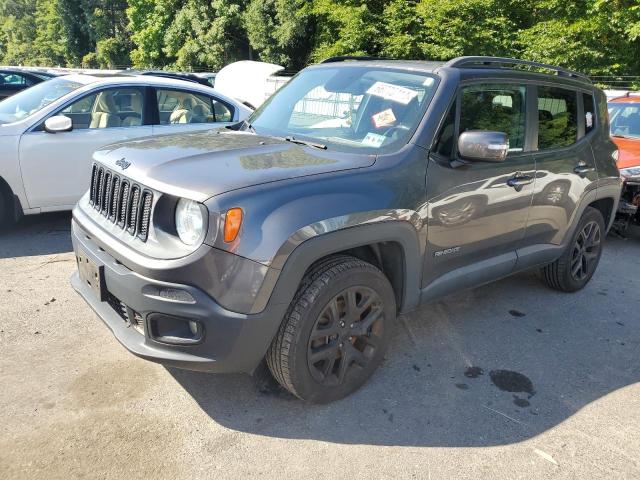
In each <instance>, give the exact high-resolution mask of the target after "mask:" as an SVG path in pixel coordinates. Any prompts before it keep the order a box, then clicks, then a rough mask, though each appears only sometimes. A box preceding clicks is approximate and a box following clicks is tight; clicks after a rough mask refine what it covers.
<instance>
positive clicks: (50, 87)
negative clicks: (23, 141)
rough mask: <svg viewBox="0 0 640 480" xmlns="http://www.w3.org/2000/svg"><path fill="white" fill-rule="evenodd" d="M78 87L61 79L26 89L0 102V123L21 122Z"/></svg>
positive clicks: (80, 85) (76, 84)
mask: <svg viewBox="0 0 640 480" xmlns="http://www.w3.org/2000/svg"><path fill="white" fill-rule="evenodd" d="M80 87H82V84H81V83H78V82H72V81H70V80H66V79H65V78H64V77H61V78H53V79H51V80H47V81H45V82H42V83H39V84H37V85H35V86H33V87H31V88H27V89H26V90H23V91H22V92H20V93H17V94H15V95H13V96H12V97H9V98H7V99H6V100H3V101H2V102H0V123H13V122H17V121H19V120H23V119H25V118H27V117H29V116H31V115H33V114H34V113H36V112H38V111H39V110H41V109H43V108H44V107H46V106H47V105H49V104H50V103H51V102H54V101H56V100H57V99H59V98H60V97H62V96H64V95H66V94H67V93H69V92H72V91H74V90H76V89H77V88H80Z"/></svg>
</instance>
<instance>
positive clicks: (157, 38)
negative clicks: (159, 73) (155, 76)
mask: <svg viewBox="0 0 640 480" xmlns="http://www.w3.org/2000/svg"><path fill="white" fill-rule="evenodd" d="M181 4H182V2H181V1H179V0H129V7H128V8H127V17H128V18H129V31H130V32H132V34H131V40H132V41H133V44H134V45H135V48H134V49H133V50H132V52H131V61H132V62H133V65H134V66H135V67H138V68H148V67H164V66H165V65H167V64H169V63H171V61H172V59H168V58H167V56H166V54H165V52H164V50H163V49H164V37H165V34H166V32H167V30H168V29H169V27H170V26H171V23H172V21H173V19H174V17H175V15H176V13H177V12H178V10H179V8H180V5H181Z"/></svg>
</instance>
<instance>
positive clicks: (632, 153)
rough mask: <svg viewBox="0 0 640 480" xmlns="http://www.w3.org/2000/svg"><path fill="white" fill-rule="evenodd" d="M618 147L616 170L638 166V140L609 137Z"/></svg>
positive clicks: (639, 148) (639, 150)
mask: <svg viewBox="0 0 640 480" xmlns="http://www.w3.org/2000/svg"><path fill="white" fill-rule="evenodd" d="M611 139H612V140H613V141H614V143H615V144H616V145H617V146H618V168H628V167H637V166H639V165H640V139H634V138H622V137H611Z"/></svg>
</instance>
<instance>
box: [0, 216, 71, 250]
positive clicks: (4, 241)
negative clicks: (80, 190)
mask: <svg viewBox="0 0 640 480" xmlns="http://www.w3.org/2000/svg"><path fill="white" fill-rule="evenodd" d="M72 250H73V247H72V245H71V213H70V212H60V213H46V214H42V215H32V216H26V217H23V218H22V219H21V220H20V221H19V222H18V223H17V224H16V225H14V226H12V227H11V228H10V229H8V230H4V231H0V258H14V257H28V256H34V255H54V254H57V253H66V252H70V251H72Z"/></svg>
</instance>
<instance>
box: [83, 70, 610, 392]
mask: <svg viewBox="0 0 640 480" xmlns="http://www.w3.org/2000/svg"><path fill="white" fill-rule="evenodd" d="M615 152H616V146H615V145H614V143H613V142H612V141H611V139H610V137H609V124H608V115H607V105H606V99H605V96H604V94H603V93H602V92H601V91H600V90H598V89H597V88H595V87H594V86H593V85H592V83H591V82H590V81H589V80H588V79H587V78H586V77H584V76H583V75H580V74H578V73H575V72H570V71H567V70H563V69H560V68H557V67H554V66H550V65H544V64H537V63H533V62H527V61H522V60H513V59H506V58H495V57H463V58H457V59H454V60H452V61H449V62H448V63H433V62H420V61H391V60H379V59H370V58H367V59H359V60H357V59H352V58H345V57H339V58H333V59H330V60H328V61H325V62H323V63H322V64H319V65H314V66H311V67H308V68H306V69H304V70H303V71H302V72H300V73H299V74H298V75H297V76H296V77H295V78H293V79H292V80H291V81H290V82H289V83H288V84H287V85H286V86H284V87H283V88H282V89H281V90H280V91H278V92H277V93H276V94H275V95H273V96H272V97H271V98H270V99H269V100H268V101H267V102H266V103H265V104H264V105H263V106H262V107H261V108H260V109H259V110H257V111H256V112H255V113H254V114H253V115H252V116H251V117H250V118H249V119H248V120H246V121H244V122H241V123H238V124H236V125H234V126H232V127H231V128H228V129H225V130H223V131H206V132H198V133H188V134H180V135H166V136H162V137H157V138H151V139H140V140H136V141H131V142H127V143H121V144H116V145H111V146H108V147H105V148H103V149H101V150H99V151H97V152H96V153H95V154H94V166H93V174H92V180H91V185H90V189H89V191H88V193H87V194H86V195H85V196H84V197H83V198H82V199H81V200H80V202H79V203H78V205H77V206H76V208H75V209H74V212H73V220H72V236H73V244H74V250H75V254H76V258H77V262H78V272H77V273H76V274H74V276H73V278H72V284H73V286H74V288H75V289H76V290H77V291H78V292H79V293H80V295H82V297H83V298H84V299H85V300H86V301H87V302H88V303H89V305H90V306H91V307H92V308H93V309H94V310H95V311H96V312H97V314H98V315H99V316H100V317H101V318H102V319H103V321H104V322H105V323H106V324H107V326H108V327H109V328H110V329H111V330H112V331H113V334H114V335H115V337H116V338H117V339H118V340H119V341H120V342H121V343H122V344H123V345H124V346H125V347H126V348H127V349H129V350H130V351H131V352H132V353H134V354H136V355H138V356H140V357H143V358H146V359H149V360H153V361H156V362H160V363H163V364H165V365H171V366H175V367H180V368H186V369H193V370H200V371H208V372H253V371H255V369H256V368H257V366H258V365H260V364H261V362H262V361H263V360H266V363H267V365H268V367H269V369H270V371H271V372H272V374H273V376H274V377H275V378H276V379H277V380H278V382H280V384H281V385H282V386H284V387H285V388H286V389H287V390H289V391H290V392H291V393H293V394H294V395H296V396H297V397H299V398H301V399H304V400H307V401H310V402H328V401H332V400H336V399H338V398H341V397H344V396H346V395H348V394H349V393H351V392H353V391H354V390H356V389H357V388H358V387H360V386H361V385H362V384H364V383H365V381H366V380H367V379H368V377H369V376H370V375H371V374H372V373H373V371H374V370H375V369H376V367H377V366H378V365H379V364H380V362H381V360H382V358H383V356H384V355H385V350H386V348H387V344H388V342H389V335H390V331H391V329H392V327H393V324H394V322H395V318H396V316H397V315H399V314H402V313H404V312H408V311H410V310H412V309H414V308H416V307H418V306H419V305H422V304H425V303H427V302H430V301H432V300H434V299H437V298H441V297H442V296H443V295H447V294H449V293H452V292H457V291H460V290H462V289H465V288H471V287H474V286H477V285H481V284H483V283H486V282H490V281H492V280H495V279H499V278H502V277H505V276H507V275H511V274H513V273H515V272H519V271H522V270H525V269H531V268H539V269H541V271H542V278H543V279H544V281H545V282H546V283H547V284H548V285H549V286H550V287H551V288H554V289H557V290H561V291H565V292H574V291H577V290H579V289H581V288H582V287H584V286H585V284H586V283H587V282H588V281H589V280H590V279H591V277H592V275H593V274H594V271H595V270H596V267H597V265H598V262H599V260H600V255H601V253H602V247H603V242H604V237H605V234H606V232H607V230H608V229H609V227H610V226H611V222H612V221H613V219H614V212H615V211H616V206H617V203H618V199H619V198H620V188H621V185H620V175H619V172H618V169H617V167H616V163H615V159H614V157H615Z"/></svg>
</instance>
